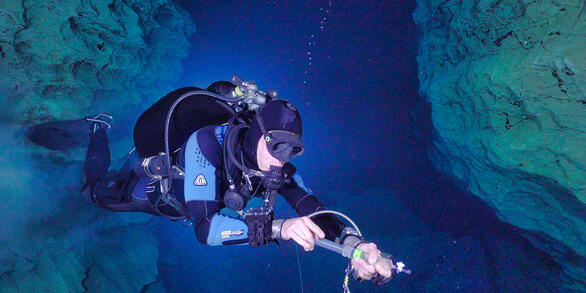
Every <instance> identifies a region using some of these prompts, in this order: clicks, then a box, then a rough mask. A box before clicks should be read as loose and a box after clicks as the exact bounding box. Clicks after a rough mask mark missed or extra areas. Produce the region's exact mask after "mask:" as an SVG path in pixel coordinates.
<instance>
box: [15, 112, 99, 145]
mask: <svg viewBox="0 0 586 293" xmlns="http://www.w3.org/2000/svg"><path fill="white" fill-rule="evenodd" d="M95 116H96V115H91V116H88V117H95ZM88 117H84V118H81V119H76V120H66V121H55V122H47V123H41V124H37V125H33V126H29V127H27V128H26V130H25V135H26V137H27V138H28V139H29V140H30V141H31V142H33V143H34V144H37V145H40V146H42V147H45V148H48V149H50V150H54V151H63V150H67V149H71V148H75V147H78V146H81V145H83V146H86V145H87V144H88V143H89V130H90V126H91V125H92V122H90V121H87V120H86V119H87V118H88Z"/></svg>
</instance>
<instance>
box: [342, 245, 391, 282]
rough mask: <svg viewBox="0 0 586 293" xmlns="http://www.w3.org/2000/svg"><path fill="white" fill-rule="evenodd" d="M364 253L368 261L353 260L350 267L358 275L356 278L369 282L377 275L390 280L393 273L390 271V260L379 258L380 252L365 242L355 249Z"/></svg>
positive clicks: (374, 246)
mask: <svg viewBox="0 0 586 293" xmlns="http://www.w3.org/2000/svg"><path fill="white" fill-rule="evenodd" d="M357 248H358V249H361V250H362V251H364V253H365V255H366V258H367V260H368V261H364V260H363V259H361V258H353V259H352V266H353V267H354V270H356V272H357V273H358V276H359V277H360V278H361V279H364V280H370V279H372V278H374V277H376V276H377V275H378V274H380V275H382V276H383V277H385V278H390V277H391V275H392V274H393V272H392V271H391V263H390V260H387V259H385V258H383V257H380V254H381V251H380V250H378V248H377V247H376V244H374V243H372V242H365V243H362V244H360V245H358V247H357Z"/></svg>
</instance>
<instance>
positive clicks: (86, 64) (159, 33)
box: [0, 0, 195, 122]
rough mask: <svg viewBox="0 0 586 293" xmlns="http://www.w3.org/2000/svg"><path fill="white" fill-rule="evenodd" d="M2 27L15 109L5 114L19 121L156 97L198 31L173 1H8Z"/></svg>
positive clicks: (1, 11) (0, 10) (4, 71)
mask: <svg viewBox="0 0 586 293" xmlns="http://www.w3.org/2000/svg"><path fill="white" fill-rule="evenodd" d="M0 27H2V30H0V65H1V66H0V77H1V78H0V88H2V89H3V92H4V93H5V97H3V105H7V104H9V105H10V106H11V107H13V108H12V109H11V111H7V112H6V111H3V112H4V113H3V115H7V116H8V117H4V118H5V119H6V118H8V119H10V120H16V121H19V122H29V121H32V122H35V121H37V120H42V119H51V118H58V119H72V118H78V117H79V113H84V114H86V115H89V114H93V113H94V112H97V111H99V110H97V109H101V110H102V111H104V110H107V111H112V109H121V108H122V107H121V106H122V105H124V104H126V105H136V104H138V103H139V102H140V101H141V99H143V95H145V96H147V97H151V99H152V97H153V89H160V90H161V91H167V90H169V89H170V86H171V84H172V83H173V82H174V81H175V79H176V78H177V77H178V76H179V74H180V72H181V65H180V60H181V58H183V57H185V56H187V50H188V48H189V46H190V44H189V40H188V37H189V36H190V35H191V34H192V33H193V32H195V26H194V24H193V23H192V22H191V19H190V18H189V16H188V14H187V13H186V12H185V11H184V10H182V9H180V8H177V7H175V5H174V4H173V3H172V2H170V1H167V0H153V1H138V0H125V1H119V0H110V1H96V0H89V1H73V0H65V1H30V0H23V1H15V0H9V1H3V2H2V6H1V7H0ZM155 95H156V94H155ZM96 103H98V105H96Z"/></svg>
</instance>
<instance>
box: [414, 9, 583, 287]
mask: <svg viewBox="0 0 586 293" xmlns="http://www.w3.org/2000/svg"><path fill="white" fill-rule="evenodd" d="M584 12H585V2H584V1H582V0H568V1H553V0H534V1H526V0H483V1H481V0H470V1H457V0H441V1H440V0H418V8H417V10H416V12H415V13H414V19H415V21H416V22H417V24H418V25H419V27H420V29H421V30H422V34H423V35H422V38H421V41H420V46H419V55H418V63H419V80H420V89H419V91H420V94H421V95H423V96H425V97H426V98H427V99H428V101H429V102H430V104H431V107H432V120H433V125H434V128H435V138H434V149H433V150H431V151H430V157H431V158H432V160H433V161H434V164H435V166H436V167H437V168H439V169H440V170H442V171H443V172H445V173H446V174H449V175H451V176H453V177H454V178H455V180H457V181H460V182H463V184H464V185H465V188H467V189H468V190H470V191H471V192H472V193H474V194H476V195H478V196H479V197H481V198H482V199H484V200H485V201H486V202H487V203H489V204H490V205H491V206H492V207H494V208H495V209H496V211H497V213H498V215H499V217H500V219H501V220H503V221H506V222H509V223H511V224H513V225H515V226H517V227H520V228H522V229H524V230H525V231H526V236H527V237H528V238H529V239H530V240H531V241H532V243H533V244H534V245H535V246H536V247H538V248H540V249H542V250H544V251H546V252H547V253H549V254H551V255H553V256H554V257H555V259H556V260H557V261H559V262H560V263H561V264H562V265H563V268H564V272H565V276H566V277H567V280H566V284H567V285H568V287H571V288H581V289H582V290H583V289H584V288H585V287H586V280H585V278H584V276H586V271H585V269H584V268H585V267H586V266H585V261H584V257H585V255H586V221H585V219H586V208H585V202H586V152H585V150H586V147H585V146H586V96H585V92H586V75H585V72H584V71H585V70H586V58H584V48H586V21H585V16H584V14H585V13H584Z"/></svg>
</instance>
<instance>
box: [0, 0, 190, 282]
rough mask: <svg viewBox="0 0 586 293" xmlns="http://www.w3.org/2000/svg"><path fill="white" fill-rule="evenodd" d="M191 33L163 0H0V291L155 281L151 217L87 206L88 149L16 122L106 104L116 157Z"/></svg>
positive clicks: (175, 73)
mask: <svg viewBox="0 0 586 293" xmlns="http://www.w3.org/2000/svg"><path fill="white" fill-rule="evenodd" d="M194 32H195V26H194V24H193V23H192V21H191V19H190V18H189V16H188V14H187V13H186V12H185V11H183V10H182V9H181V8H179V7H177V6H176V5H175V4H173V3H172V2H171V1H167V0H153V1H131V0H129V1H119V0H109V1H94V0H83V1H68V0H63V1H30V0H21V1H16V0H7V1H2V2H1V4H0V102H1V104H2V109H0V134H1V138H0V163H1V164H0V172H1V173H2V174H4V176H3V180H2V181H0V191H1V192H2V199H3V200H2V203H1V204H0V215H1V219H0V232H1V233H0V248H1V249H0V291H2V292H68V291H69V292H82V291H99V292H104V291H111V292H114V291H115V292H120V291H123V292H138V291H140V290H141V289H145V290H151V291H153V290H154V291H157V288H158V291H160V290H161V288H162V287H161V286H160V284H156V282H155V281H156V276H157V259H158V251H157V245H158V243H157V240H156V238H155V237H154V235H153V234H152V233H151V230H150V226H149V221H150V219H151V217H150V216H148V215H139V214H134V213H127V214H124V213H113V212H110V211H106V210H103V209H98V208H96V207H93V206H92V205H91V204H90V203H89V202H87V201H85V200H84V198H82V196H81V195H80V191H79V189H80V187H81V183H82V170H83V169H82V163H81V161H80V160H81V159H82V158H83V156H84V155H85V154H84V153H85V147H86V146H80V148H78V149H73V150H70V151H68V152H65V153H57V152H50V151H47V150H45V149H42V148H41V147H38V146H35V145H33V144H32V143H30V142H28V141H27V140H26V138H25V137H24V135H23V131H22V130H23V128H24V127H25V126H27V125H30V124H34V123H38V122H44V121H52V120H62V119H73V118H79V117H84V116H87V115H90V114H93V113H97V112H101V111H107V112H110V113H112V114H113V115H114V129H113V131H112V132H111V138H112V141H113V142H114V143H113V145H112V156H113V159H114V160H115V159H117V158H119V157H120V155H121V154H123V153H124V152H126V151H128V149H129V148H130V146H131V143H132V136H131V135H129V133H130V130H131V129H132V127H133V122H134V120H135V119H136V115H134V114H136V113H140V112H141V111H142V110H144V109H145V108H146V107H147V106H148V105H150V104H152V102H154V101H156V100H157V99H158V98H159V97H161V96H162V95H163V94H164V93H166V92H168V91H170V90H172V87H173V83H174V81H175V80H177V78H178V77H179V76H180V74H181V71H182V69H181V64H180V60H181V58H183V57H185V56H187V54H188V49H189V37H190V36H191V35H192V34H193V33H194ZM150 288H154V289H150Z"/></svg>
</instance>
